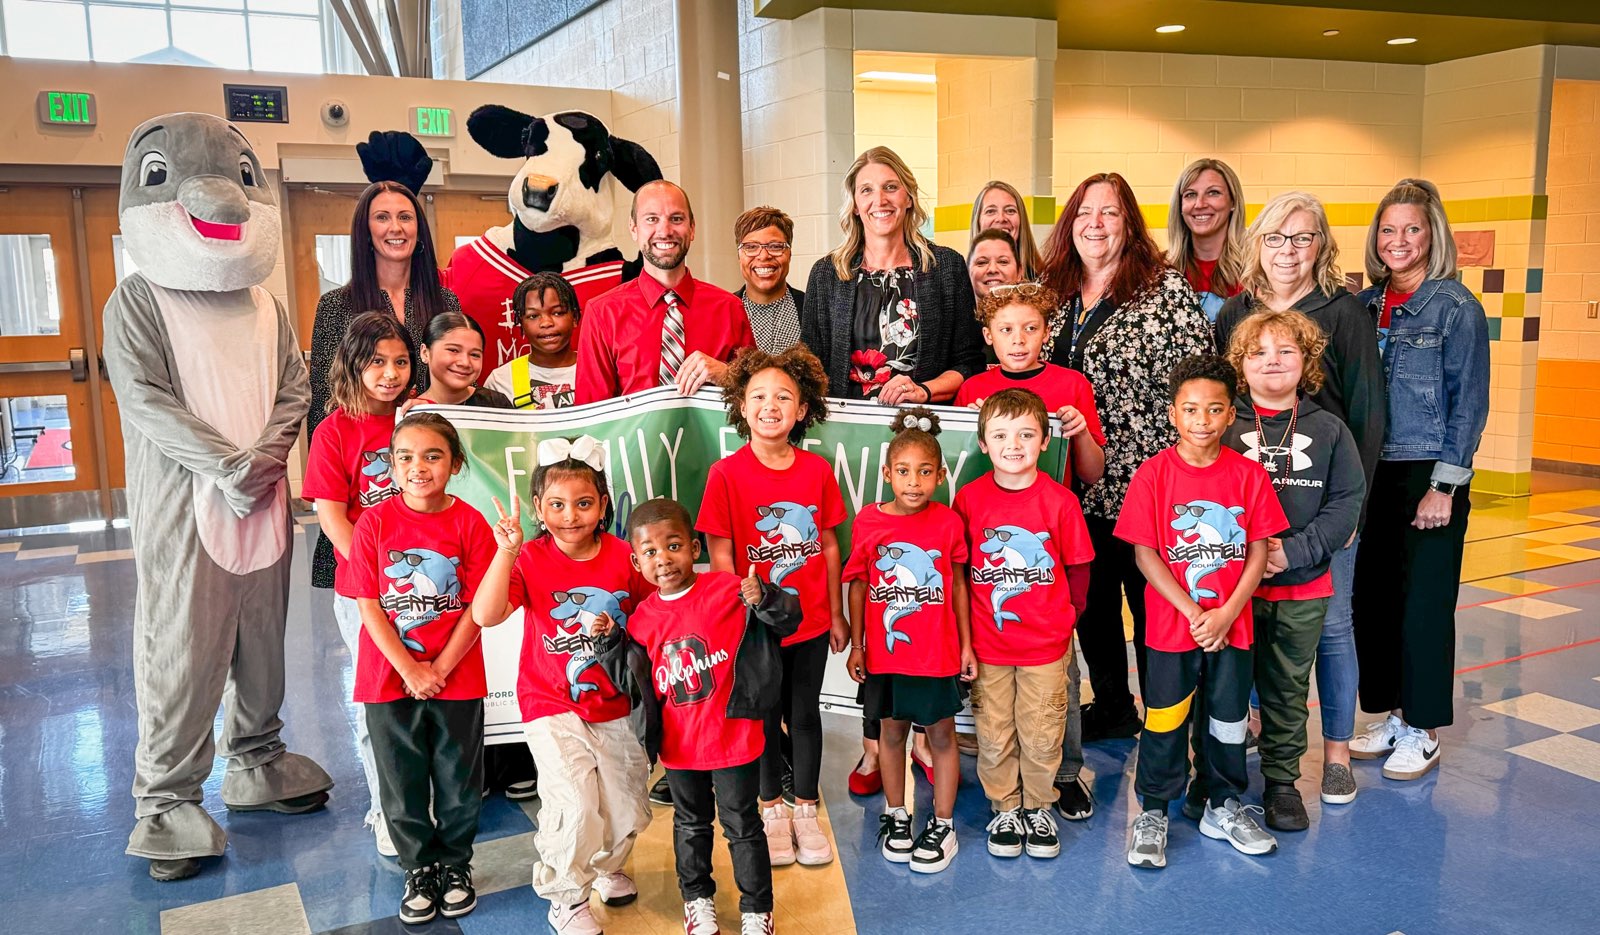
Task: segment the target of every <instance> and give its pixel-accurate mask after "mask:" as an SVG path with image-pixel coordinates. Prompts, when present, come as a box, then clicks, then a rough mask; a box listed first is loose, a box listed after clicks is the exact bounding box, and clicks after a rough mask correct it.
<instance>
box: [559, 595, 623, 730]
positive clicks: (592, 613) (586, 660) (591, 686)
mask: <svg viewBox="0 0 1600 935" xmlns="http://www.w3.org/2000/svg"><path fill="white" fill-rule="evenodd" d="M550 596H551V597H554V598H555V599H556V606H555V608H554V609H552V610H551V611H550V619H551V620H554V621H556V624H557V626H561V628H562V629H563V630H572V631H574V632H575V634H586V633H587V632H588V629H589V624H591V623H593V622H594V621H595V619H596V618H598V617H599V616H600V615H601V614H607V615H609V616H610V617H611V619H612V620H613V621H615V623H616V625H617V626H619V627H621V626H625V625H626V624H627V622H628V615H627V614H625V613H623V611H622V602H623V601H624V600H626V599H627V597H628V592H627V591H607V590H605V589H603V588H591V587H578V588H568V589H567V590H565V591H555V592H553V593H552V594H551V595H550ZM562 621H571V624H570V625H566V626H563V625H562ZM593 645H594V644H593V643H592V642H590V641H589V640H587V639H585V640H584V642H583V646H584V648H582V649H579V650H577V651H575V652H573V653H572V655H570V656H568V657H567V670H566V675H567V691H568V692H569V693H570V694H571V696H572V700H573V701H574V702H576V701H577V700H578V699H579V698H580V697H582V695H583V693H584V692H592V691H599V690H600V685H599V683H597V682H588V681H584V678H583V676H584V673H586V672H588V671H589V670H590V669H591V668H594V667H595V666H598V665H599V664H600V662H599V660H597V659H595V656H594V649H593Z"/></svg>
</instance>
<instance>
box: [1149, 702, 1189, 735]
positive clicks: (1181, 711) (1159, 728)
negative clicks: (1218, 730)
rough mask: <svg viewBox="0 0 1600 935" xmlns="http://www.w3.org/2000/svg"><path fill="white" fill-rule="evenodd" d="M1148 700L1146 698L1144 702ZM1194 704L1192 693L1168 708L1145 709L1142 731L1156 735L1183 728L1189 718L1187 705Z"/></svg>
mask: <svg viewBox="0 0 1600 935" xmlns="http://www.w3.org/2000/svg"><path fill="white" fill-rule="evenodd" d="M1148 700H1149V699H1148V698H1147V699H1146V701H1148ZM1193 702H1194V692H1190V693H1189V696H1188V697H1187V698H1185V699H1183V700H1182V701H1180V702H1178V703H1177V704H1175V705H1173V706H1172V707H1170V708H1149V707H1147V708H1145V712H1144V729H1145V730H1153V731H1155V732H1156V733H1158V734H1170V733H1172V732H1173V731H1175V730H1177V729H1178V728H1180V727H1182V726H1183V722H1184V721H1185V720H1186V719H1187V718H1188V717H1189V705H1190V704H1192V703H1193Z"/></svg>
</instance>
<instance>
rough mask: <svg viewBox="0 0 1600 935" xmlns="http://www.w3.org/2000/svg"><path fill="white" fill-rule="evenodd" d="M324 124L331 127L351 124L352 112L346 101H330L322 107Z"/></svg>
mask: <svg viewBox="0 0 1600 935" xmlns="http://www.w3.org/2000/svg"><path fill="white" fill-rule="evenodd" d="M322 122H323V123H325V124H327V125H328V126H330V127H342V126H344V125H345V124H347V123H349V122H350V111H349V110H348V109H347V108H346V107H345V106H344V101H328V102H327V103H325V104H323V105H322Z"/></svg>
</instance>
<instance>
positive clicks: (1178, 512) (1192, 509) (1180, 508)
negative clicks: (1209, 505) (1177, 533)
mask: <svg viewBox="0 0 1600 935" xmlns="http://www.w3.org/2000/svg"><path fill="white" fill-rule="evenodd" d="M1185 513H1188V514H1189V515H1190V516H1193V517H1194V518H1195V519H1199V518H1200V517H1202V516H1204V515H1206V508H1205V507H1203V506H1190V505H1189V504H1187V503H1175V504H1173V505H1172V515H1173V516H1182V515H1183V514H1185Z"/></svg>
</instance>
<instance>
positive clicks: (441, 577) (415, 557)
mask: <svg viewBox="0 0 1600 935" xmlns="http://www.w3.org/2000/svg"><path fill="white" fill-rule="evenodd" d="M389 562H390V564H389V565H388V566H387V567H385V568H384V569H383V573H384V574H385V575H386V576H388V577H389V578H390V579H391V580H393V581H395V582H396V583H398V584H403V585H407V586H409V591H408V592H407V594H406V596H407V597H414V598H423V599H425V600H424V602H423V603H425V604H428V605H429V606H422V607H412V608H411V609H408V610H405V611H403V612H401V613H399V614H398V615H397V616H396V618H395V625H396V628H397V629H398V630H399V631H400V642H401V643H404V644H405V646H406V648H407V649H410V650H413V651H415V652H419V653H420V652H422V651H423V649H424V647H423V645H422V643H421V642H420V641H418V640H415V639H412V638H411V636H410V633H411V631H412V630H415V629H417V628H418V627H422V626H426V625H428V624H430V623H432V622H433V621H435V620H437V619H439V614H440V612H441V610H444V609H448V608H449V607H450V606H451V605H454V606H458V607H459V606H460V603H461V601H460V595H461V581H460V580H459V579H458V578H457V577H456V568H457V566H459V565H460V564H461V559H459V558H451V557H448V556H445V555H441V554H440V553H438V552H435V551H433V550H432V549H405V550H404V551H399V550H390V552H389ZM428 598H432V601H431V602H429V601H426V599H428Z"/></svg>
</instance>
